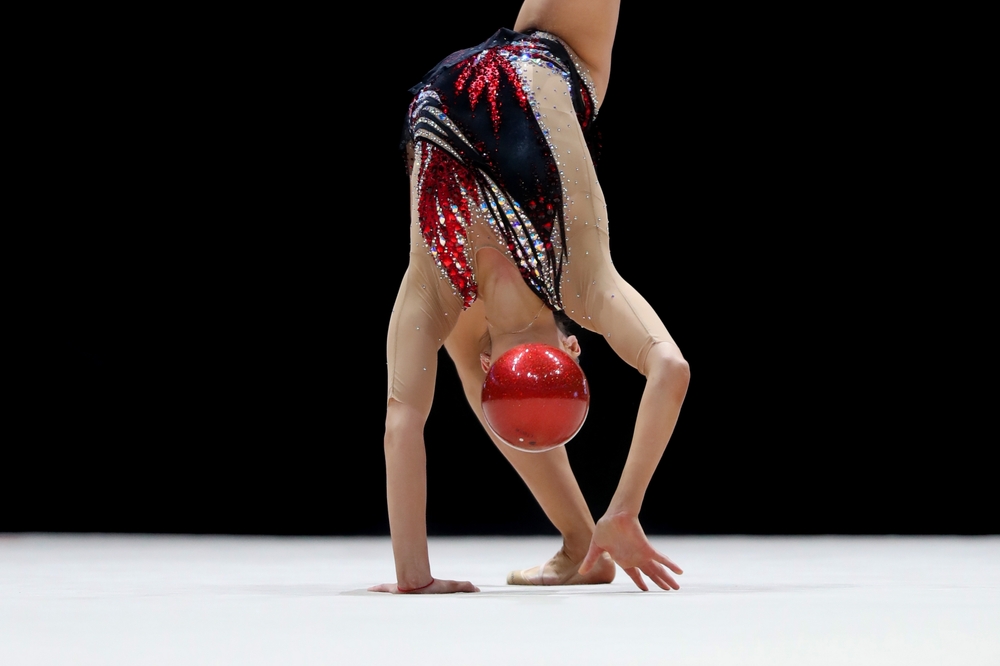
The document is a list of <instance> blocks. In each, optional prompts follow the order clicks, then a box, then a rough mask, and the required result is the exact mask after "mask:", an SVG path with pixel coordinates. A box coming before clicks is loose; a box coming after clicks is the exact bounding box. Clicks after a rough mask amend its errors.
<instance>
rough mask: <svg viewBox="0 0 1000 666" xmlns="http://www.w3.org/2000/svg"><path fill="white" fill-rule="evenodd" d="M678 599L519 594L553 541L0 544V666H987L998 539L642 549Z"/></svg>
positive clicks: (995, 612) (699, 541)
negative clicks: (519, 573) (671, 564)
mask: <svg viewBox="0 0 1000 666" xmlns="http://www.w3.org/2000/svg"><path fill="white" fill-rule="evenodd" d="M652 540H653V542H654V545H655V546H656V547H657V548H659V549H660V550H661V551H663V552H664V553H666V554H667V555H668V556H670V557H671V558H672V559H673V560H674V561H675V562H677V563H678V564H679V565H680V566H681V567H683V568H684V570H685V574H684V575H683V576H681V577H680V578H678V580H679V582H680V584H681V590H680V591H679V592H662V591H653V592H647V593H642V592H640V591H639V590H638V589H637V588H636V587H635V586H634V585H633V583H632V582H631V581H630V580H629V579H628V577H627V576H626V575H625V574H624V573H623V572H621V571H619V572H618V577H617V578H616V580H615V582H614V583H613V584H611V585H601V586H585V587H571V588H551V587H550V588H524V587H508V586H507V585H505V584H504V581H505V580H506V575H507V572H508V570H510V569H514V568H518V569H520V568H526V567H530V566H533V565H536V564H539V563H541V562H543V561H544V560H546V559H547V558H548V557H550V556H551V555H552V554H554V553H555V552H556V550H557V549H558V548H559V545H560V542H559V540H558V539H555V538H550V537H533V538H506V537H505V538H484V537H476V538H455V539H431V544H430V551H431V563H432V566H433V573H434V575H435V576H436V577H438V578H453V579H462V580H472V581H473V582H474V583H475V584H477V585H478V586H479V587H480V588H481V589H482V592H481V593H480V594H466V595H449V596H417V595H410V596H395V595H387V594H376V593H370V592H366V591H365V588H367V587H368V586H370V585H373V584H376V583H383V582H390V581H392V580H393V563H392V551H391V547H390V544H389V539H388V538H272V537H245V538H244V537H174V536H114V535H109V536H104V535H95V536H72V535H65V536H63V535H0V664H3V666H33V665H36V664H38V665H41V664H52V665H58V666H84V665H89V664H95V665H96V664H100V665H101V666H108V665H114V664H128V665H130V666H140V665H144V664H163V665H169V666H196V665H200V664H213V665H219V664H233V665H234V666H235V665H239V666H253V665H256V664H276V665H281V666H286V665H287V666H294V665H299V664H338V665H339V664H344V665H349V664H365V665H368V664H392V665H393V666H400V665H405V664H433V665H435V666H440V665H448V664H473V665H478V664H503V665H504V666H511V665H512V664H513V665H515V666H527V665H529V664H574V665H577V664H602V665H603V664H611V665H617V664H672V665H682V664H704V665H706V666H708V665H712V666H733V665H742V664H760V665H761V666H779V665H782V664H794V665H795V666H807V665H815V664H831V665H832V664H837V665H851V666H859V665H862V664H872V665H876V664H877V665H878V666H887V665H892V664H900V665H905V666H915V665H918V664H928V665H933V666H946V665H950V664H955V665H956V666H977V665H983V666H986V665H990V666H996V665H998V664H1000V538H998V537H970V538H962V537H943V538H938V537H931V538H911V537H876V538H861V537H856V538H854V537H817V538H811V537H805V538H752V537H654V538H653V539H652Z"/></svg>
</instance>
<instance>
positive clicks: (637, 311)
mask: <svg viewBox="0 0 1000 666" xmlns="http://www.w3.org/2000/svg"><path fill="white" fill-rule="evenodd" d="M601 233H602V234H603V231H602V232H601ZM605 240H606V239H605ZM603 250H604V251H603V252H592V253H591V256H592V255H593V254H599V255H603V256H604V257H605V258H606V261H605V262H604V266H603V269H600V270H597V271H596V272H595V274H594V276H595V278H596V279H595V280H594V284H595V285H596V286H595V287H594V288H593V290H592V292H591V293H589V294H588V299H587V300H588V303H587V310H588V312H590V313H592V314H591V315H590V316H588V318H587V321H586V322H581V323H585V324H587V325H588V326H589V327H591V328H593V329H594V330H596V331H598V332H600V333H601V334H602V335H604V336H605V337H606V339H607V341H608V343H609V344H610V345H611V347H612V348H613V349H614V350H615V352H616V353H617V354H618V355H619V356H620V357H621V358H622V359H623V360H624V361H625V362H626V363H628V364H629V365H631V366H633V367H634V368H636V369H637V370H638V371H639V372H640V373H641V374H643V375H644V376H645V377H646V386H645V388H644V389H643V393H642V399H641V401H640V403H639V412H638V414H637V416H636V422H635V429H634V431H633V434H632V442H631V445H630V448H629V453H628V458H627V459H626V462H625V469H624V470H623V472H622V476H621V479H620V480H619V482H618V488H617V490H616V491H615V494H614V496H613V497H612V499H611V503H610V505H609V506H608V509H607V511H606V512H605V514H604V516H603V517H602V518H601V519H600V520H599V521H598V522H597V526H596V528H595V530H594V536H593V538H592V540H591V545H590V551H589V552H588V553H587V557H586V558H585V559H584V561H583V563H582V564H581V566H580V572H581V573H586V572H587V571H589V570H590V568H591V567H592V566H593V564H594V563H596V562H597V559H598V557H600V555H601V553H602V552H607V553H608V554H610V555H611V557H612V559H614V560H615V562H617V563H618V564H619V565H620V566H621V567H622V568H623V569H624V570H625V573H627V574H628V575H629V577H631V578H632V580H633V581H634V582H635V584H636V585H638V586H639V588H641V589H643V590H645V589H647V587H646V584H645V582H644V581H643V580H642V577H641V576H640V575H639V571H642V572H643V573H645V574H646V575H647V576H649V577H650V579H652V580H653V582H654V583H656V584H657V585H658V586H659V587H661V588H663V589H667V588H673V589H677V588H678V587H679V586H678V585H677V583H676V581H674V579H673V578H672V577H671V576H670V574H669V573H668V572H667V569H670V570H671V571H673V572H674V573H678V574H679V573H682V572H681V569H680V567H678V566H677V565H676V564H674V563H673V562H671V561H670V559H669V558H667V557H666V556H665V555H663V554H662V553H659V552H657V551H656V550H655V549H654V548H653V547H652V545H650V543H649V541H648V539H647V538H646V536H645V533H644V532H643V530H642V527H641V525H640V524H639V511H640V510H641V509H642V501H643V498H644V497H645V494H646V489H647V487H648V486H649V482H650V480H651V479H652V476H653V472H654V471H655V470H656V467H657V465H658V464H659V462H660V458H661V457H662V456H663V451H664V449H666V446H667V442H668V441H669V439H670V436H671V434H673V431H674V426H675V425H676V423H677V418H678V416H679V415H680V410H681V404H682V403H683V402H684V396H685V394H686V392H687V387H688V382H689V381H690V370H689V368H688V363H687V361H686V360H685V359H684V357H683V355H682V354H681V351H680V349H679V348H678V346H677V344H676V343H675V342H674V340H673V338H672V337H671V336H670V334H669V333H668V332H667V329H666V327H665V326H664V325H663V322H662V321H661V320H660V318H659V316H658V315H657V314H656V312H655V311H654V310H653V308H652V307H651V306H650V305H649V303H647V302H646V300H645V299H644V298H643V297H642V295H641V294H639V292H638V291H636V290H635V289H634V288H633V287H632V286H631V285H630V284H628V282H626V281H625V280H624V279H623V278H622V277H621V276H620V275H619V274H618V272H617V270H615V268H614V266H613V265H612V264H611V259H610V254H608V253H607V245H604V248H603Z"/></svg>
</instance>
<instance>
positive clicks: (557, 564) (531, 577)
mask: <svg viewBox="0 0 1000 666" xmlns="http://www.w3.org/2000/svg"><path fill="white" fill-rule="evenodd" d="M582 562H583V558H582V557H581V558H580V559H579V560H573V559H571V558H570V556H569V555H567V554H566V547H565V546H563V547H562V548H560V549H559V552H558V553H556V554H555V556H554V557H553V558H552V559H551V560H549V561H548V562H546V563H545V564H543V565H541V566H540V567H531V568H530V569H523V570H521V571H511V572H510V573H509V574H507V584H508V585H596V584H599V583H610V582H611V581H613V580H614V579H615V570H616V569H615V563H614V560H612V559H611V557H610V556H609V555H608V554H607V553H602V555H601V558H600V559H599V560H598V561H597V563H596V564H595V565H594V568H593V569H591V570H590V571H588V572H587V574H586V575H581V574H580V572H579V571H577V570H578V569H579V568H580V564H581V563H582Z"/></svg>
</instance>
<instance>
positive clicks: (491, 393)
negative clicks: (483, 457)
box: [480, 309, 590, 453]
mask: <svg viewBox="0 0 1000 666" xmlns="http://www.w3.org/2000/svg"><path fill="white" fill-rule="evenodd" d="M546 314H547V316H546V317H545V318H544V319H542V317H541V313H539V315H540V316H539V317H538V318H536V320H535V321H534V322H533V324H532V325H531V326H529V327H527V328H525V329H524V330H522V331H517V334H516V335H511V334H507V335H504V334H498V333H496V332H495V331H494V334H493V335H492V345H493V347H492V351H493V354H489V353H488V352H485V351H484V352H483V353H482V354H481V355H480V361H481V362H482V365H483V371H484V372H485V373H486V377H485V379H484V381H483V389H482V393H481V397H480V404H481V405H482V409H483V418H484V420H485V423H486V425H487V426H488V428H489V430H491V431H492V432H493V434H494V435H496V437H497V438H498V439H499V440H500V441H502V442H504V443H505V444H507V445H508V446H512V447H514V448H515V449H519V450H521V451H525V452H528V453H542V452H545V451H549V450H550V449H554V448H557V447H560V446H563V445H564V444H566V443H567V442H568V441H569V440H571V439H573V437H574V436H575V435H576V433H578V432H579V431H580V428H582V427H583V422H584V420H585V419H586V418H587V411H588V410H589V407H590V389H589V388H588V385H587V378H586V377H585V376H584V374H583V370H582V369H581V368H580V365H579V360H578V359H579V355H580V345H579V343H578V342H577V340H576V336H575V335H572V334H571V333H570V332H569V331H567V330H566V329H564V328H561V327H560V325H559V322H558V321H557V320H558V318H557V317H553V316H552V312H551V311H549V310H547V309H546ZM539 321H541V326H539V328H538V331H536V332H534V333H531V334H530V335H529V331H530V329H531V328H533V327H534V326H535V325H537V324H538V323H539ZM562 323H563V325H565V322H562ZM550 327H551V330H550ZM509 338H513V339H509ZM512 342H513V343H514V344H513V346H509V345H511V343H512ZM508 346H509V348H507V349H505V347H508Z"/></svg>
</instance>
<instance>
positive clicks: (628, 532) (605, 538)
mask: <svg viewBox="0 0 1000 666" xmlns="http://www.w3.org/2000/svg"><path fill="white" fill-rule="evenodd" d="M601 553H607V554H608V555H610V556H611V559H613V560H614V561H615V562H616V563H617V564H618V566H620V567H621V568H622V569H624V570H625V573H627V574H628V575H629V578H631V579H632V580H633V581H634V582H635V584H636V585H638V586H639V589H640V590H642V591H644V592H647V591H649V588H648V587H647V586H646V581H644V580H643V579H642V576H641V575H640V574H639V572H640V571H642V573H644V574H646V575H647V576H649V578H650V579H651V580H652V581H653V582H654V583H656V584H657V585H658V586H660V587H661V588H663V589H664V590H669V589H671V588H673V589H675V590H679V589H680V587H681V586H680V585H678V584H677V581H675V580H674V579H673V577H672V576H671V575H670V573H669V572H668V571H667V569H670V571H673V572H674V573H675V574H682V573H684V572H683V571H681V568H680V567H679V566H677V565H676V564H674V563H673V562H671V561H670V558H669V557H667V556H666V555H664V554H663V553H661V552H659V551H658V550H656V549H655V548H653V546H652V545H650V543H649V540H648V539H647V538H646V534H645V532H643V531H642V526H641V525H640V524H639V519H638V518H637V517H635V516H632V515H629V514H626V513H618V514H615V515H605V516H604V517H603V518H601V519H600V520H599V521H597V527H595V528H594V536H593V538H592V539H591V540H590V550H589V551H588V552H587V557H585V558H584V559H583V564H581V565H580V574H581V575H586V574H587V572H588V571H590V569H591V568H592V567H593V566H594V564H596V563H597V560H598V558H599V557H600V556H601Z"/></svg>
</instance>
